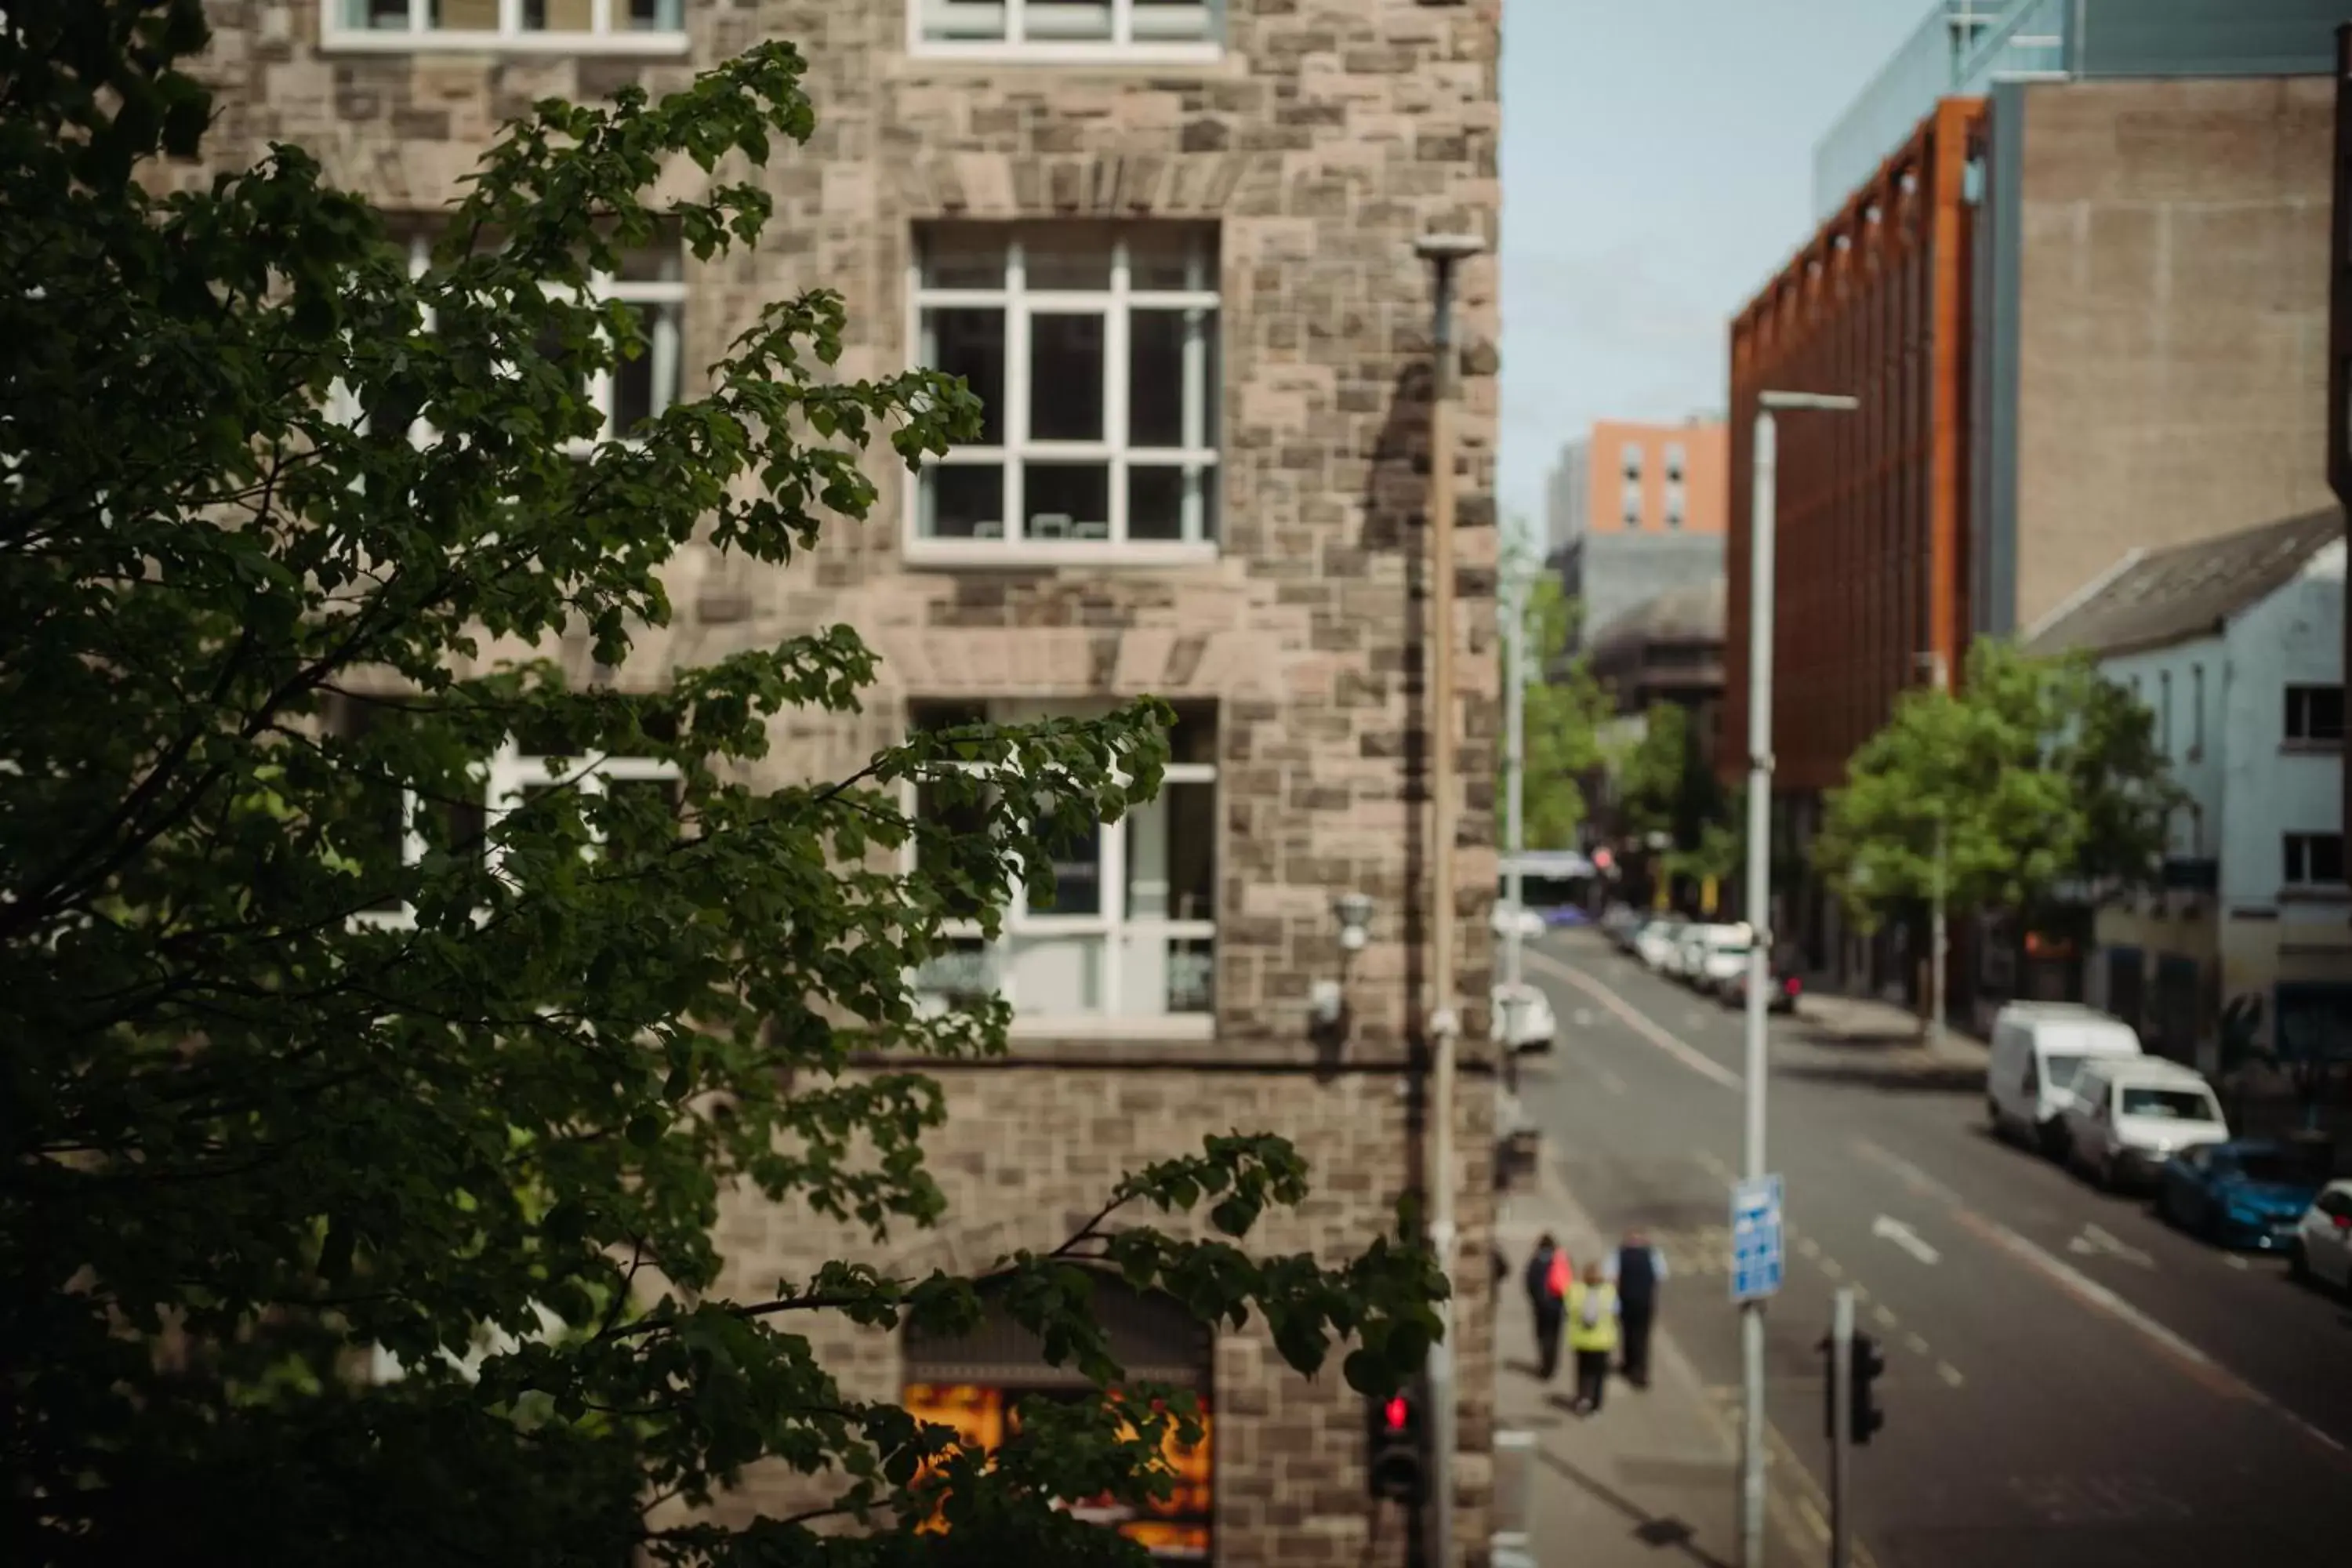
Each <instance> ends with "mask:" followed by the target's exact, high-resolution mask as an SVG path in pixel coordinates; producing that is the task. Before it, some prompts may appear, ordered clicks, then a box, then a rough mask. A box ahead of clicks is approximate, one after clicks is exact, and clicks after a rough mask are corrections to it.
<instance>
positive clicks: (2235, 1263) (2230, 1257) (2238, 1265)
mask: <svg viewBox="0 0 2352 1568" xmlns="http://www.w3.org/2000/svg"><path fill="white" fill-rule="evenodd" d="M2221 1261H2222V1262H2224V1263H2226V1264H2228V1265H2229V1266H2230V1267H2231V1268H2234V1269H2236V1270H2237V1271H2238V1272H2239V1273H2241V1274H2243V1273H2244V1272H2245V1271H2246V1269H2247V1268H2249V1267H2250V1266H2249V1265H2248V1264H2247V1262H2246V1260H2245V1259H2244V1258H2241V1257H2239V1256H2238V1255H2237V1254H2236V1253H2234V1252H2232V1253H2228V1254H2226V1255H2224V1256H2223V1258H2222V1259H2221Z"/></svg>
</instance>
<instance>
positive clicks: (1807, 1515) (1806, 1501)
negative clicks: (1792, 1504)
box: [1797, 1497, 1830, 1545]
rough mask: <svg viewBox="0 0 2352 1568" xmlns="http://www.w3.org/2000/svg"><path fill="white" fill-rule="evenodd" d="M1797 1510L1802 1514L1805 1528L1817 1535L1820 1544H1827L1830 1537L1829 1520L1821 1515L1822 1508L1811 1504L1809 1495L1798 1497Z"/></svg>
mask: <svg viewBox="0 0 2352 1568" xmlns="http://www.w3.org/2000/svg"><path fill="white" fill-rule="evenodd" d="M1797 1511H1798V1512H1799V1513H1800V1514H1801V1515H1803V1516H1804V1521H1805V1528H1806V1529H1807V1530H1810V1531H1812V1532H1813V1534H1814V1535H1816V1536H1817V1537H1819V1538H1820V1539H1821V1541H1822V1544H1824V1545H1826V1544H1828V1542H1829V1539H1830V1521H1828V1520H1826V1519H1823V1518H1822V1510H1820V1509H1817V1508H1815V1507H1814V1506H1813V1500H1812V1499H1811V1498H1809V1497H1801V1498H1799V1499H1798V1500H1797Z"/></svg>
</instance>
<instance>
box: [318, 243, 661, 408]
mask: <svg viewBox="0 0 2352 1568" xmlns="http://www.w3.org/2000/svg"><path fill="white" fill-rule="evenodd" d="M405 243H406V245H407V248H408V273H409V276H410V277H411V278H422V277H423V276H424V275H425V270H426V269H427V268H429V267H430V266H431V264H432V250H433V240H432V236H431V235H430V234H429V233H428V232H426V230H425V228H424V227H423V226H412V227H411V231H410V234H409V237H408V239H407V240H406V242H405ZM589 296H590V299H591V300H593V302H595V303H597V304H598V305H600V306H601V305H602V304H603V303H604V302H605V301H607V300H616V301H618V302H619V303H620V305H621V307H622V308H623V309H624V310H626V311H627V313H628V315H629V317H630V319H631V320H632V321H633V322H634V323H635V333H636V342H637V343H638V345H639V347H638V349H637V352H635V353H634V354H622V353H614V355H613V363H611V364H609V365H607V366H605V367H604V368H602V369H598V370H594V371H592V372H589V373H587V374H583V376H582V377H581V379H580V382H579V388H580V391H581V393H582V395H584V396H585V397H586V398H587V399H588V401H589V402H591V403H592V404H593V405H595V407H596V410H597V412H598V413H599V414H600V415H602V416H603V418H604V424H603V428H602V430H601V432H600V434H601V436H602V437H604V438H606V439H611V438H614V437H618V438H621V439H627V438H628V437H631V436H633V435H634V434H635V433H636V431H637V430H638V429H639V428H640V427H641V426H644V425H646V423H647V422H649V421H651V420H653V419H654V418H656V417H657V416H659V415H660V414H661V413H662V412H663V411H664V410H665V409H667V408H668V407H669V405H671V404H673V403H675V402H677V400H678V397H679V395H680V392H681V389H682V386H683V384H684V378H683V374H682V373H683V366H684V357H683V356H684V342H685V326H686V270H685V258H684V257H683V255H682V253H681V252H680V249H679V247H677V244H676V243H674V242H673V243H669V244H662V245H650V246H644V247H635V248H631V249H627V250H624V251H622V252H621V253H620V270H619V271H618V272H617V273H610V274H607V273H602V272H600V273H597V274H595V275H594V277H593V279H591V280H590V282H589ZM424 327H425V331H428V332H429V331H433V330H434V320H433V313H432V311H430V310H427V311H426V312H425V320H424ZM540 352H541V354H542V355H543V356H545V357H547V358H549V359H554V360H560V359H561V358H562V353H563V350H562V344H560V343H556V342H545V343H542V344H541V345H540ZM334 407H335V410H336V412H337V415H338V416H339V417H341V418H342V419H344V420H345V421H346V422H347V423H349V424H351V425H352V426H355V427H358V428H365V426H366V425H367V419H366V417H365V413H366V411H365V410H362V409H361V408H359V407H358V405H356V404H355V403H354V402H352V399H351V397H350V395H348V394H347V393H345V392H344V391H343V390H342V389H341V387H338V388H337V391H336V399H335V404H334ZM410 436H411V438H412V439H414V440H415V441H416V442H417V443H418V444H419V445H420V446H421V445H423V444H424V443H425V441H426V440H427V439H428V438H429V437H430V436H431V426H430V423H429V419H420V420H418V421H416V422H415V424H414V425H412V426H411V428H410ZM593 444H594V443H593V441H589V442H583V443H581V444H580V445H579V447H578V449H580V450H583V451H584V450H586V449H587V448H588V447H591V446H593Z"/></svg>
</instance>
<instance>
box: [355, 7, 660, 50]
mask: <svg viewBox="0 0 2352 1568" xmlns="http://www.w3.org/2000/svg"><path fill="white" fill-rule="evenodd" d="M688 3H689V0H678V20H679V24H680V25H679V26H677V27H675V28H645V29H639V28H634V27H630V26H626V25H625V23H626V21H627V17H628V0H591V11H590V16H589V26H588V31H586V32H584V33H574V32H547V31H529V30H526V29H525V28H524V26H523V25H522V0H499V25H498V26H496V27H494V28H479V27H471V28H464V29H458V28H446V27H436V26H432V24H431V16H432V7H431V5H430V4H429V0H408V26H406V27H354V26H351V25H349V24H348V23H346V22H345V21H344V20H343V19H342V8H343V4H344V0H320V3H319V47H320V48H322V49H327V50H337V51H347V52H350V53H353V54H414V53H421V52H425V51H429V50H483V49H494V50H498V51H499V52H501V53H508V54H547V55H682V54H685V53H686V52H687V35H686V28H685V26H684V23H685V18H686V7H687V5H688Z"/></svg>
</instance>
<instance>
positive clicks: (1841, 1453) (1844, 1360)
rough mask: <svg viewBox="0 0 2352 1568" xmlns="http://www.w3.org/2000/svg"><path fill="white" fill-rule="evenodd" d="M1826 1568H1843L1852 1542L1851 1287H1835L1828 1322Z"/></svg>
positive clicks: (1848, 1556) (1848, 1559) (1847, 1559)
mask: <svg viewBox="0 0 2352 1568" xmlns="http://www.w3.org/2000/svg"><path fill="white" fill-rule="evenodd" d="M1830 1424H1831V1436H1830V1568H1846V1563H1848V1562H1849V1561H1850V1560H1851V1556H1850V1554H1851V1552H1852V1551H1853V1519H1852V1515H1853V1472H1852V1469H1851V1468H1850V1467H1851V1466H1852V1465H1853V1286H1851V1285H1841V1286H1839V1287H1838V1292H1837V1305H1836V1308H1835V1309H1834V1311H1833V1315H1832V1317H1831V1319H1830Z"/></svg>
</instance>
